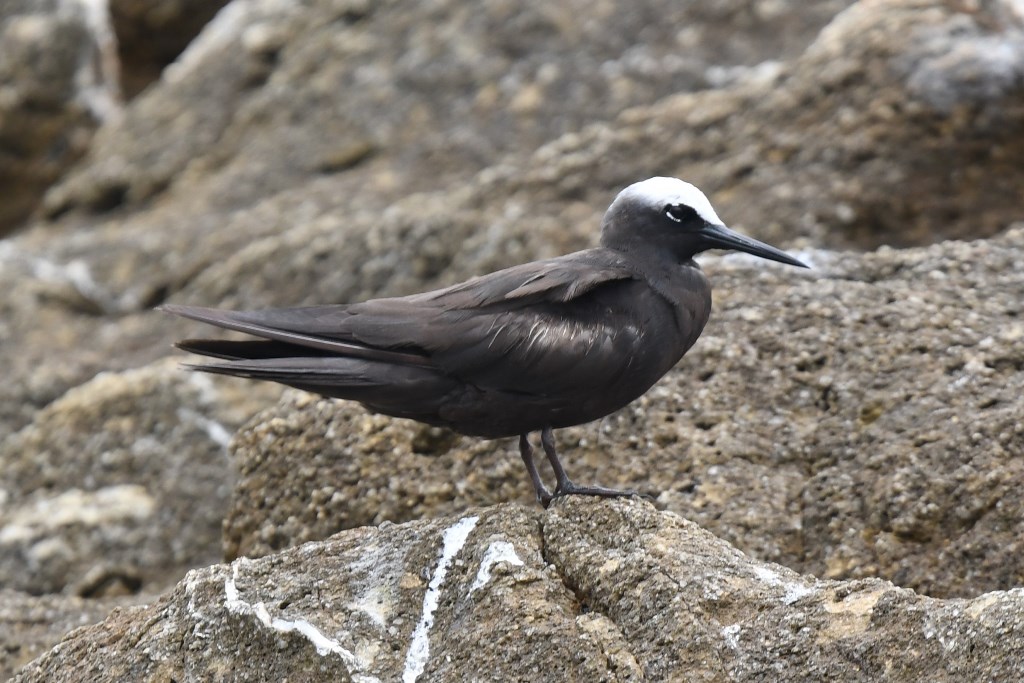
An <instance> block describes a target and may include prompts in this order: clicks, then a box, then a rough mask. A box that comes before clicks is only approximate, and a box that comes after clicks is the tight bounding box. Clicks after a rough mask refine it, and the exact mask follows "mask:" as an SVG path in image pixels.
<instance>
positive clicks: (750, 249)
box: [700, 223, 809, 268]
mask: <svg viewBox="0 0 1024 683" xmlns="http://www.w3.org/2000/svg"><path fill="white" fill-rule="evenodd" d="M700 235H701V238H702V239H701V241H702V243H703V244H704V245H705V246H704V248H705V249H733V250H735V251H745V252H746V253H748V254H753V255H754V256H760V257H761V258H766V259H768V260H770V261H778V262H779V263H786V264H789V265H791V266H797V267H799V268H808V267H809V266H807V265H806V264H804V263H801V262H800V261H797V260H796V259H795V258H793V257H792V256H790V255H789V254H787V253H786V252H784V251H782V250H781V249H776V248H775V247H773V246H770V245H768V244H765V243H764V242H758V241H757V240H755V239H752V238H750V237H745V236H744V235H741V234H739V233H738V232H734V231H732V230H730V229H729V228H727V227H725V226H724V225H715V224H714V223H707V224H705V225H704V228H703V229H702V230H701V231H700Z"/></svg>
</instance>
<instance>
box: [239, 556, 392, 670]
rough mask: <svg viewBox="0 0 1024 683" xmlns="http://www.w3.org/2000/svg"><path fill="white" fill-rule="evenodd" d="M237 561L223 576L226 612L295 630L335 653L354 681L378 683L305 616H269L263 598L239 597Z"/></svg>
mask: <svg viewBox="0 0 1024 683" xmlns="http://www.w3.org/2000/svg"><path fill="white" fill-rule="evenodd" d="M239 564H240V562H235V563H233V564H232V566H231V576H229V577H228V578H226V579H225V580H224V606H225V607H227V609H228V611H229V612H231V613H232V614H239V615H252V616H254V617H256V619H258V620H259V622H260V623H261V624H263V625H264V626H266V627H267V628H271V629H273V630H275V631H278V632H280V633H293V632H295V633H298V634H300V635H301V636H303V637H305V638H306V640H308V641H309V642H311V643H312V644H313V647H315V648H316V651H317V653H318V654H319V655H320V656H322V657H326V656H327V655H330V654H336V655H338V656H339V657H341V660H342V661H343V662H344V663H345V665H346V667H348V672H349V676H351V678H352V680H353V681H355V682H356V683H380V680H379V679H378V678H377V677H375V676H366V675H364V674H360V673H358V671H359V669H361V668H362V666H361V665H360V662H359V660H358V659H357V658H356V656H355V655H354V654H352V652H350V651H349V650H347V649H345V648H344V647H342V645H341V643H339V642H338V641H337V640H335V639H334V638H328V637H327V636H326V635H324V633H323V631H321V630H320V629H318V628H317V627H316V626H314V625H313V624H311V623H309V622H308V621H306V620H305V619H281V618H280V617H272V616H271V615H270V611H269V610H267V606H266V604H265V603H264V602H263V601H260V602H257V603H256V604H255V605H253V604H251V603H249V602H247V601H245V600H243V599H242V598H241V595H240V594H239V592H238V585H237V581H238V567H239Z"/></svg>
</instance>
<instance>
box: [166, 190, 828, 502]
mask: <svg viewBox="0 0 1024 683" xmlns="http://www.w3.org/2000/svg"><path fill="white" fill-rule="evenodd" d="M711 249H722V250H734V251H741V252H746V253H748V254H752V255H754V256H758V257H760V258H764V259H769V260H772V261H777V262H780V263H783V264H788V265H791V266H797V267H801V268H807V267H808V266H806V265H805V264H804V263H802V262H801V261H799V260H797V259H796V258H794V257H793V256H790V255H789V254H787V253H786V252H784V251H781V250H779V249H776V248H775V247H773V246H770V245H768V244H765V243H763V242H760V241H758V240H755V239H752V238H750V237H746V236H744V235H741V234H740V233H737V232H735V231H733V230H731V229H730V228H728V227H726V226H725V224H724V223H723V222H722V220H721V219H719V217H718V215H717V214H716V213H715V210H714V208H713V207H712V206H711V202H710V201H709V200H708V198H707V197H706V196H705V195H704V193H703V192H701V191H700V190H699V189H697V187H695V186H694V185H691V184H690V183H687V182H685V181H683V180H679V179H678V178H670V177H653V178H648V179H647V180H643V181H640V182H636V183H633V184H631V185H629V186H628V187H626V188H625V189H623V190H622V191H621V192H619V193H618V195H617V196H616V197H615V199H614V200H613V201H612V203H611V205H610V206H609V207H608V210H607V211H606V213H605V214H604V218H603V219H602V221H601V237H600V243H599V246H597V247H594V248H590V249H585V250H583V251H577V252H574V253H570V254H566V255H563V256H558V257H555V258H549V259H545V260H539V261H533V262H530V263H525V264H522V265H517V266H513V267H510V268H505V269H503V270H498V271H495V272H493V273H490V274H487V275H482V276H478V277H474V278H472V279H470V280H467V281H465V282H462V283H459V284H455V285H452V286H449V287H445V288H443V289H437V290H433V291H428V292H424V293H420V294H413V295H410V296H400V297H389V298H378V299H370V300H368V301H364V302H361V303H351V304H328V305H317V306H303V307H291V308H271V309H262V310H249V311H235V310H222V309H214V308H202V307H195V306H184V305H175V304H165V305H163V306H161V307H160V308H161V309H162V310H163V311H165V312H167V313H171V314H175V315H178V316H182V317H185V318H189V319H192V320H197V321H200V322H203V323H208V324H210V325H214V326H216V327H220V328H226V329H228V330H234V331H237V332H242V333H245V334H247V335H249V336H250V337H253V339H246V340H239V341H231V340H217V339H185V340H183V341H180V342H178V343H177V344H176V346H177V347H178V348H180V349H182V350H184V351H187V352H190V353H193V354H199V355H202V356H206V357H209V358H212V359H213V360H205V359H204V362H200V363H193V364H187V365H186V367H187V368H189V369H192V370H198V371H203V372H209V373H217V374H224V375H233V376H238V377H246V378H250V379H255V380H269V381H273V382H278V383H281V384H285V385H288V386H291V387H296V388H298V389H302V390H306V391H310V392H314V393H317V394H321V395H323V396H327V397H332V398H339V399H347V400H351V401H356V402H359V403H361V404H363V405H364V406H365V407H366V408H368V409H369V410H371V411H373V412H376V413H381V414H384V415H389V416H392V417H399V418H408V419H411V420H416V421H419V422H422V423H426V424H428V425H434V426H441V427H447V428H450V429H452V430H454V431H456V432H458V433H461V434H464V435H467V436H475V437H483V438H488V439H493V438H502V437H518V439H519V454H520V457H521V458H522V460H523V462H524V464H525V466H526V470H527V473H528V474H529V477H530V481H531V483H532V485H533V488H534V491H535V493H536V497H537V500H538V502H540V503H541V505H543V506H544V507H545V508H546V507H548V505H549V504H550V503H551V502H552V501H553V500H554V499H556V498H560V497H562V496H567V495H589V496H602V497H617V496H630V495H636V492H634V491H628V490H619V489H613V488H607V487H604V486H596V485H595V486H584V485H580V484H577V483H576V482H574V481H573V480H572V479H570V478H569V476H568V475H567V473H566V471H565V468H564V467H563V465H562V463H561V460H560V458H559V455H558V453H557V451H556V448H555V440H554V430H556V429H561V428H565V427H570V426H574V425H580V424H584V423H587V422H592V421H594V420H598V419H600V418H603V417H605V416H606V415H609V414H611V413H613V412H615V411H617V410H619V409H621V408H623V407H625V406H626V405H628V404H629V403H631V402H632V401H634V400H635V399H637V398H639V397H640V396H642V395H643V394H644V393H645V392H646V391H647V390H648V389H650V388H651V387H652V386H653V385H654V383H655V382H657V381H658V380H659V379H660V378H661V377H662V376H663V375H665V373H667V372H668V371H669V370H670V369H671V368H672V367H673V366H675V365H676V363H677V362H678V361H679V360H680V359H681V358H682V357H683V354H685V353H686V352H687V351H688V350H689V349H690V348H691V347H692V346H693V345H694V343H695V342H696V341H697V338H698V337H699V336H700V334H701V332H702V331H703V329H704V326H705V324H706V323H707V321H708V318H709V316H710V313H711V285H710V283H709V280H708V278H707V277H706V276H705V275H704V273H703V271H702V270H701V268H700V266H699V265H698V264H697V262H696V261H694V256H696V255H697V254H700V253H702V252H704V251H708V250H711ZM536 432H540V442H541V447H542V448H543V450H544V454H545V456H546V458H547V460H548V462H549V464H550V466H551V469H552V472H553V474H554V477H555V488H554V490H553V491H552V490H549V489H548V488H547V486H546V485H545V484H544V482H543V479H542V477H541V476H540V473H539V472H538V469H537V466H536V463H535V461H534V453H535V451H534V447H533V445H532V443H531V441H530V435H531V434H534V433H536Z"/></svg>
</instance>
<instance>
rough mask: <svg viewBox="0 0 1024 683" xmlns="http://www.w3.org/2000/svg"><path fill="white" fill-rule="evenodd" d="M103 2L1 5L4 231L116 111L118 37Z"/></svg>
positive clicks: (39, 0)
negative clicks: (91, 4)
mask: <svg viewBox="0 0 1024 683" xmlns="http://www.w3.org/2000/svg"><path fill="white" fill-rule="evenodd" d="M100 7H102V5H101V4H100V3H95V6H90V4H89V3H86V2H83V0H5V1H4V3H3V5H0V196H2V197H3V201H2V202H0V236H2V235H4V234H6V233H8V232H10V231H12V230H13V229H14V228H16V227H18V226H19V225H21V224H22V222H23V221H24V220H25V219H26V218H28V216H29V215H30V214H31V213H32V211H33V210H34V209H35V208H36V206H37V205H38V204H39V202H40V200H41V199H42V196H43V193H44V192H45V191H46V189H47V188H48V187H49V186H50V185H51V184H52V183H53V182H54V181H55V180H57V178H59V177H60V176H61V174H62V173H64V172H65V171H66V170H67V169H68V168H69V167H70V166H71V165H72V164H73V163H74V162H75V161H76V160H78V159H79V158H80V157H81V156H82V155H83V154H84V153H85V150H86V148H87V147H88V144H89V142H90V140H91V139H92V134H93V131H94V130H95V129H96V128H97V127H98V126H99V124H100V122H101V121H102V120H104V119H106V118H109V117H111V116H113V115H114V114H116V112H117V109H118V104H117V83H116V78H117V76H116V56H115V55H114V42H113V34H112V32H111V30H110V25H109V23H108V22H107V21H106V16H105V14H104V12H103V11H101V10H100V9H99V8H100Z"/></svg>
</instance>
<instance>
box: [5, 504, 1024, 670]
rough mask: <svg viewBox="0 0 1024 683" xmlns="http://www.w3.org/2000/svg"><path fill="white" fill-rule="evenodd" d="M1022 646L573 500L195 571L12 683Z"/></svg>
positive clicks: (991, 609)
mask: <svg viewBox="0 0 1024 683" xmlns="http://www.w3.org/2000/svg"><path fill="white" fill-rule="evenodd" d="M1022 636H1024V592H1022V591H1021V590H1020V589H1017V590H1013V591H1007V592H995V593H990V594H987V595H985V596H982V597H979V598H976V599H974V600H949V601H945V600H936V599H931V598H925V597H921V596H918V595H916V594H915V593H913V592H912V591H909V590H906V589H902V588H897V587H895V586H893V585H892V584H890V583H887V582H885V581H879V580H868V581H852V582H838V581H821V580H817V579H814V578H813V577H809V576H801V575H798V574H796V573H794V572H792V571H791V570H788V569H786V568H783V567H780V566H777V565H772V564H769V563H764V562H759V561H756V560H751V559H750V558H748V557H747V556H745V555H743V554H742V553H740V552H739V551H737V550H736V549H735V548H733V547H732V546H730V545H729V544H728V543H726V542H724V541H722V540H720V539H718V538H715V537H714V536H712V535H711V534H709V533H708V532H706V531H704V530H702V529H700V528H699V527H697V526H696V525H694V524H692V523H690V522H687V521H685V520H683V519H681V518H679V517H677V516H675V515H673V514H671V513H664V512H657V511H655V510H654V509H653V508H652V507H651V506H650V505H649V504H646V503H638V502H632V501H621V500H620V501H611V502H609V501H595V500H585V499H580V498H576V499H569V500H564V501H559V502H557V503H556V504H555V505H553V506H552V509H551V510H549V511H547V512H541V511H540V510H539V509H538V508H529V509H523V508H520V507H518V506H498V507H495V508H490V509H487V510H482V511H479V512H475V513H473V514H472V515H466V516H463V517H461V518H448V519H437V520H430V521H417V522H410V523H408V524H404V525H401V526H394V525H387V524H385V525H381V526H380V527H375V528H362V529H356V530H352V531H348V532H345V533H343V534H340V535H338V536H336V537H334V538H332V539H330V540H328V541H324V542H318V543H310V544H306V545H303V546H300V547H298V548H295V549H292V550H288V551H285V552H283V553H281V554H279V555H274V556H271V557H266V558H263V559H260V560H237V561H235V562H234V563H232V564H231V565H217V566H213V567H209V568H206V569H201V570H195V571H193V572H190V573H189V575H188V576H187V577H186V578H185V580H183V581H182V582H181V583H180V584H178V586H177V587H175V588H174V589H173V590H172V591H170V592H168V593H167V594H165V595H164V596H163V597H162V598H161V599H160V600H159V601H158V602H156V603H154V604H153V605H151V606H149V607H145V608H136V609H134V610H130V611H120V612H115V613H114V614H112V615H111V616H110V617H109V618H108V619H107V620H106V621H104V622H103V623H101V624H98V625H96V626H91V627H88V628H85V629H80V630H78V631H76V632H75V633H73V634H71V635H70V636H69V637H68V638H66V639H65V640H64V641H63V642H62V643H60V644H59V645H58V646H56V647H55V648H54V649H53V650H52V651H51V652H49V653H48V654H46V655H44V656H43V657H41V658H40V659H38V660H36V661H35V662H33V663H32V664H30V665H28V666H27V667H26V668H25V669H24V670H23V671H22V672H21V673H20V674H19V675H18V676H17V677H16V678H15V680H16V681H19V682H20V683H29V682H30V681H55V682H62V681H90V682H93V681H115V680H171V679H173V680H223V679H225V678H227V677H228V676H230V678H231V679H232V680H308V681H334V680H352V681H361V682H364V683H370V682H372V681H394V680H399V679H400V678H401V679H402V680H405V681H457V680H524V679H527V680H531V681H566V680H599V681H636V680H684V679H685V680H700V681H763V680H768V679H770V680H773V681H780V682H788V681H821V680H827V679H834V680H843V681H908V682H909V681H920V680H929V681H963V680H1014V678H1015V676H1016V674H1017V673H1018V672H1019V667H1020V662H1021V660H1022V658H1024V637H1022ZM226 672H230V673H226Z"/></svg>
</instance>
